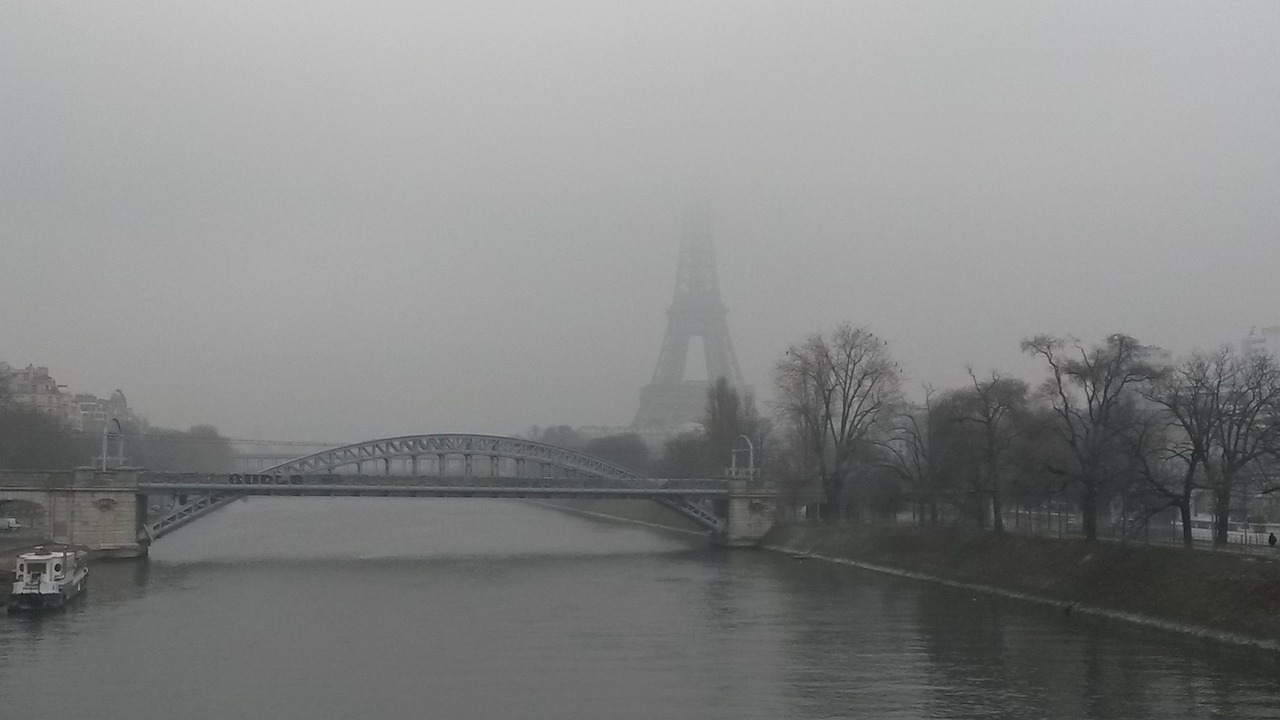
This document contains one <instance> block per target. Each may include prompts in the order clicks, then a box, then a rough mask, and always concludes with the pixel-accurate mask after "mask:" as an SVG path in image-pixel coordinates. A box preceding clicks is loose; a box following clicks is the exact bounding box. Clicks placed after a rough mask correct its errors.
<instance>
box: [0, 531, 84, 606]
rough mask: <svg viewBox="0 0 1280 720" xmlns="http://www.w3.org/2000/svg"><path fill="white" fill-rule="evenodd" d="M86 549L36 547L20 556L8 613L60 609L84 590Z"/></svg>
mask: <svg viewBox="0 0 1280 720" xmlns="http://www.w3.org/2000/svg"><path fill="white" fill-rule="evenodd" d="M86 558H87V554H86V553H85V552H84V551H83V550H71V549H64V550H46V549H45V548H43V547H38V548H35V549H34V550H32V551H30V552H25V553H22V554H21V555H19V556H18V567H17V577H16V579H15V580H14V583H13V595H12V597H10V598H9V612H20V611H24V610H32V611H34V610H51V609H55V608H60V607H62V606H63V605H65V604H67V603H68V602H70V601H71V600H72V599H74V598H75V597H76V596H77V595H79V594H80V593H81V592H83V591H84V585H85V579H86V578H87V577H88V576H89V568H88V566H87V565H86V564H85V560H86Z"/></svg>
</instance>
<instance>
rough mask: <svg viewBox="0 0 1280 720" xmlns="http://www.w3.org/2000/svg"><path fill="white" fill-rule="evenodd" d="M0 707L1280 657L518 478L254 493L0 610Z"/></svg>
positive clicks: (836, 679)
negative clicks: (727, 539)
mask: <svg viewBox="0 0 1280 720" xmlns="http://www.w3.org/2000/svg"><path fill="white" fill-rule="evenodd" d="M0 717H3V718H15V720H16V719H17V718H24V719H25V718H55V717H64V718H65V717H72V718H106V719H109V718H129V719H130V720H138V719H139V718H142V719H147V718H166V719H173V718H180V719H192V718H219V719H224V718H342V719H344V720H345V719H347V718H485V719H492V718H549V719H557V720H558V719H572V718H593V719H596V718H662V719H666V718H735V719H738V718H769V719H771V720H773V719H777V718H1160V720H1171V719H1174V718H1210V717H1214V718H1248V717H1280V658H1277V657H1276V656H1274V655H1272V654H1268V653H1265V652H1261V651H1252V650H1247V649H1240V648H1232V647H1225V646H1222V645H1217V644H1213V643H1209V642H1205V641H1199V640H1195V639H1189V638H1185V637H1176V636H1168V635H1164V634H1161V633H1159V632H1158V631H1153V630H1146V629H1142V628H1136V627H1131V626H1128V625H1125V624H1122V623H1116V622H1111V621H1102V620H1096V619H1089V618H1083V617H1079V616H1074V615H1073V616H1064V615H1063V614H1062V613H1060V612H1058V611H1056V610H1054V609H1052V608H1047V607H1041V606H1037V605H1030V604H1024V603H1020V602H1017V601H1011V600H1004V599H999V598H993V597H986V596H982V595H975V594H973V593H970V592H965V591H960V590H955V589H950V588H946V587H941V586H937V585H932V584H928V583H923V582H918V581H913V580H906V579H900V578H896V577H890V576H885V575H880V574H875V573H871V572H865V571H861V570H857V569H852V568H847V567H841V566H835V565H830V564H826V563H822V562H818V561H812V560H805V561H800V560H794V559H791V558H788V557H786V556H780V555H774V554H770V553H758V552H750V551H739V552H725V551H718V550H713V549H709V548H708V547H706V546H705V545H703V544H702V543H701V542H700V541H699V540H696V539H693V538H685V537H682V536H678V535H667V534H663V533H659V532H657V531H652V530H649V529H646V528H642V527H637V526H632V525H625V524H615V523H610V522H604V521H596V520H592V519H587V518H582V517H577V516H572V515H567V514H564V513H561V512H557V511H553V510H549V509H545V508H541V507H537V506H534V505H529V504H523V503H519V502H514V501H499V500H381V499H370V500H359V499H346V500H326V499H297V498H258V499H253V500H250V501H247V502H241V503H236V504H234V505H232V506H231V507H229V508H227V509H225V510H223V511H221V512H219V513H217V514H215V515H213V516H211V517H209V518H207V519H205V520H202V521H200V522H198V523H195V524H193V525H191V526H190V527H188V528H185V529H183V530H181V531H179V532H177V533H175V534H173V535H172V536H170V537H167V538H165V539H163V540H161V541H160V542H159V543H157V544H156V545H155V547H154V548H153V552H152V556H151V559H150V560H149V561H147V562H145V563H129V562H119V563H99V564H97V565H95V566H94V567H93V570H92V575H91V576H90V591H89V594H88V595H87V596H86V597H85V598H84V599H83V601H78V602H77V603H75V604H74V605H73V606H72V607H71V608H70V609H69V610H68V611H67V612H65V613H63V614H60V615H52V616H47V617H41V618H28V617H22V616H0Z"/></svg>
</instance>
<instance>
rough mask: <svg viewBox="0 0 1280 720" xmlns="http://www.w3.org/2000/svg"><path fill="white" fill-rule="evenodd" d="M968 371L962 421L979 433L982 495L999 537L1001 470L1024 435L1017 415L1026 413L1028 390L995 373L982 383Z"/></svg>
mask: <svg viewBox="0 0 1280 720" xmlns="http://www.w3.org/2000/svg"><path fill="white" fill-rule="evenodd" d="M968 371H969V379H970V380H971V381H972V383H973V387H972V389H971V390H970V392H969V393H968V395H969V402H968V403H965V407H964V409H965V413H964V414H963V415H962V416H961V418H960V419H961V421H963V422H968V423H972V424H974V425H975V426H976V427H977V428H978V429H979V432H980V435H981V448H980V450H979V453H978V456H979V458H980V466H981V470H980V476H979V477H980V482H981V486H980V492H981V493H982V494H983V495H985V496H986V498H987V499H988V500H989V501H990V510H991V529H992V530H994V531H995V532H997V533H1000V532H1004V503H1003V501H1002V490H1003V479H1002V478H1001V470H1002V468H1003V466H1004V465H1005V464H1006V456H1007V455H1008V454H1009V450H1010V448H1011V447H1012V446H1013V443H1014V442H1015V441H1016V440H1017V438H1018V435H1019V433H1020V432H1021V431H1022V427H1021V426H1020V425H1019V424H1018V422H1017V415H1018V414H1020V413H1023V412H1025V411H1026V408H1027V393H1028V387H1027V384H1026V383H1025V382H1023V381H1022V380H1018V379H1016V378H1006V377H1001V376H1000V374H999V373H997V372H995V371H992V373H991V377H990V379H983V380H979V379H978V376H977V375H975V374H974V372H973V368H968Z"/></svg>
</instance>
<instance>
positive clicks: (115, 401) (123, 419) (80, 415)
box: [74, 390, 138, 435]
mask: <svg viewBox="0 0 1280 720" xmlns="http://www.w3.org/2000/svg"><path fill="white" fill-rule="evenodd" d="M74 401H75V406H76V415H77V419H76V422H77V426H76V429H78V430H80V431H82V432H84V433H86V434H88V435H97V434H100V433H101V432H102V429H103V427H105V426H106V424H107V423H108V422H110V421H111V420H119V421H120V423H121V424H122V425H125V426H129V425H133V424H136V421H137V419H138V418H137V416H136V415H134V414H133V410H132V409H130V408H129V401H128V400H126V399H125V397H124V392H123V391H121V390H116V391H115V392H113V393H111V397H109V398H106V399H105V400H104V399H102V398H99V397H98V396H96V395H93V394H90V393H76V395H75V398H74Z"/></svg>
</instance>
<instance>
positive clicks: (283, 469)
mask: <svg viewBox="0 0 1280 720" xmlns="http://www.w3.org/2000/svg"><path fill="white" fill-rule="evenodd" d="M366 470H371V471H372V472H371V473H366ZM424 471H430V472H424ZM138 492H139V494H144V495H153V496H154V495H168V496H172V497H176V498H179V499H181V500H182V502H179V503H177V504H176V505H175V506H174V507H173V508H172V509H171V510H169V511H168V512H166V513H164V514H162V515H161V516H160V517H158V518H157V519H155V520H149V521H148V522H146V523H145V526H144V528H143V533H142V535H143V537H144V538H145V539H147V540H154V539H157V538H160V537H163V536H164V535H167V534H169V533H171V532H173V531H174V530H177V529H178V528H180V527H182V526H184V525H186V524H188V523H190V522H192V521H194V520H196V519H198V518H201V517H204V516H205V515H208V514H209V513H211V512H213V511H215V510H217V509H219V508H221V507H224V506H225V505H227V504H228V503H230V502H232V501H234V500H237V499H239V498H242V497H245V496H248V495H294V496H300V495H316V496H331V497H332V496H337V497H362V496H364V497H395V496H406V497H511V498H581V497H588V498H605V497H611V498H624V499H646V500H652V501H654V502H657V503H660V504H662V505H665V506H667V507H669V508H671V509H673V510H675V511H677V512H679V513H680V514H682V515H684V516H686V517H688V518H690V519H692V520H693V521H694V522H695V523H697V524H698V525H699V526H701V527H703V528H704V529H706V530H707V531H709V532H710V533H713V534H717V535H719V534H722V533H723V532H724V531H725V529H726V525H727V519H726V518H725V517H724V512H723V511H720V512H717V505H718V504H721V503H716V501H717V500H727V499H728V498H729V494H730V493H729V483H728V481H727V480H722V479H700V480H683V479H682V480H662V479H654V478H649V477H645V476H643V475H640V474H638V473H635V472H632V471H630V470H627V469H626V468H623V467H621V466H618V465H615V464H613V463H610V462H607V461H605V460H602V459H600V458H596V457H592V456H591V455H587V454H585V453H580V452H577V451H575V450H568V449H566V448H561V447H556V446H554V445H547V444H545V443H538V442H532V441H529V440H521V439H518V438H509V437H500V436H495V435H470V434H458V433H446V434H432V435H406V436H403V437H395V438H383V439H378V440H368V441H365V442H361V443H355V444H352V445H346V446H343V447H337V448H332V449H329V450H322V451H320V452H317V453H313V454H311V455H306V456H303V457H299V458H295V459H293V460H289V461H287V462H283V463H280V464H278V465H275V466H272V467H269V468H265V469H263V470H261V471H259V472H257V473H254V474H247V475H197V474H192V473H145V474H144V475H143V476H142V477H141V478H140V479H139V483H138Z"/></svg>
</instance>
